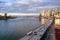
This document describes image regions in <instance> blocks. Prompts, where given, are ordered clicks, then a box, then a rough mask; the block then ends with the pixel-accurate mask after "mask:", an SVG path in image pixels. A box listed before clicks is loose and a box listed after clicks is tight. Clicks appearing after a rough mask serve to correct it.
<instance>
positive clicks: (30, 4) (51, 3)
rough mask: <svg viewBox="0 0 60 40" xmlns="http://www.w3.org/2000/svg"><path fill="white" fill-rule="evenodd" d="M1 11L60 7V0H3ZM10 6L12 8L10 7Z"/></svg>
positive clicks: (27, 10) (30, 10)
mask: <svg viewBox="0 0 60 40" xmlns="http://www.w3.org/2000/svg"><path fill="white" fill-rule="evenodd" d="M2 1H4V2H5V3H3V2H0V4H1V3H3V5H2V4H1V6H0V11H2V12H3V11H4V12H39V11H40V10H41V9H46V8H56V7H60V0H2ZM9 8H10V9H9Z"/></svg>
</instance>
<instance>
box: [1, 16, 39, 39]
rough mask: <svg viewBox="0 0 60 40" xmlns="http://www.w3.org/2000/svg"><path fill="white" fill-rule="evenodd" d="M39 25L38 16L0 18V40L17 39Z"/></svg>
mask: <svg viewBox="0 0 60 40" xmlns="http://www.w3.org/2000/svg"><path fill="white" fill-rule="evenodd" d="M39 25H40V22H39V18H38V17H19V18H16V19H9V20H7V21H5V20H0V40H18V39H20V38H21V37H23V36H24V35H25V34H26V33H28V32H29V31H31V30H33V29H35V28H36V27H38V26H39Z"/></svg>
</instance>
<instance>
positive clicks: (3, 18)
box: [0, 15, 16, 20]
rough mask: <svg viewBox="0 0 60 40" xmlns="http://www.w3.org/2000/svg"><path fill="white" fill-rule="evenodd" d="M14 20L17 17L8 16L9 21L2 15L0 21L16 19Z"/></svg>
mask: <svg viewBox="0 0 60 40" xmlns="http://www.w3.org/2000/svg"><path fill="white" fill-rule="evenodd" d="M14 18H16V17H15V16H7V19H5V17H4V16H1V15H0V20H8V19H14Z"/></svg>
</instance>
